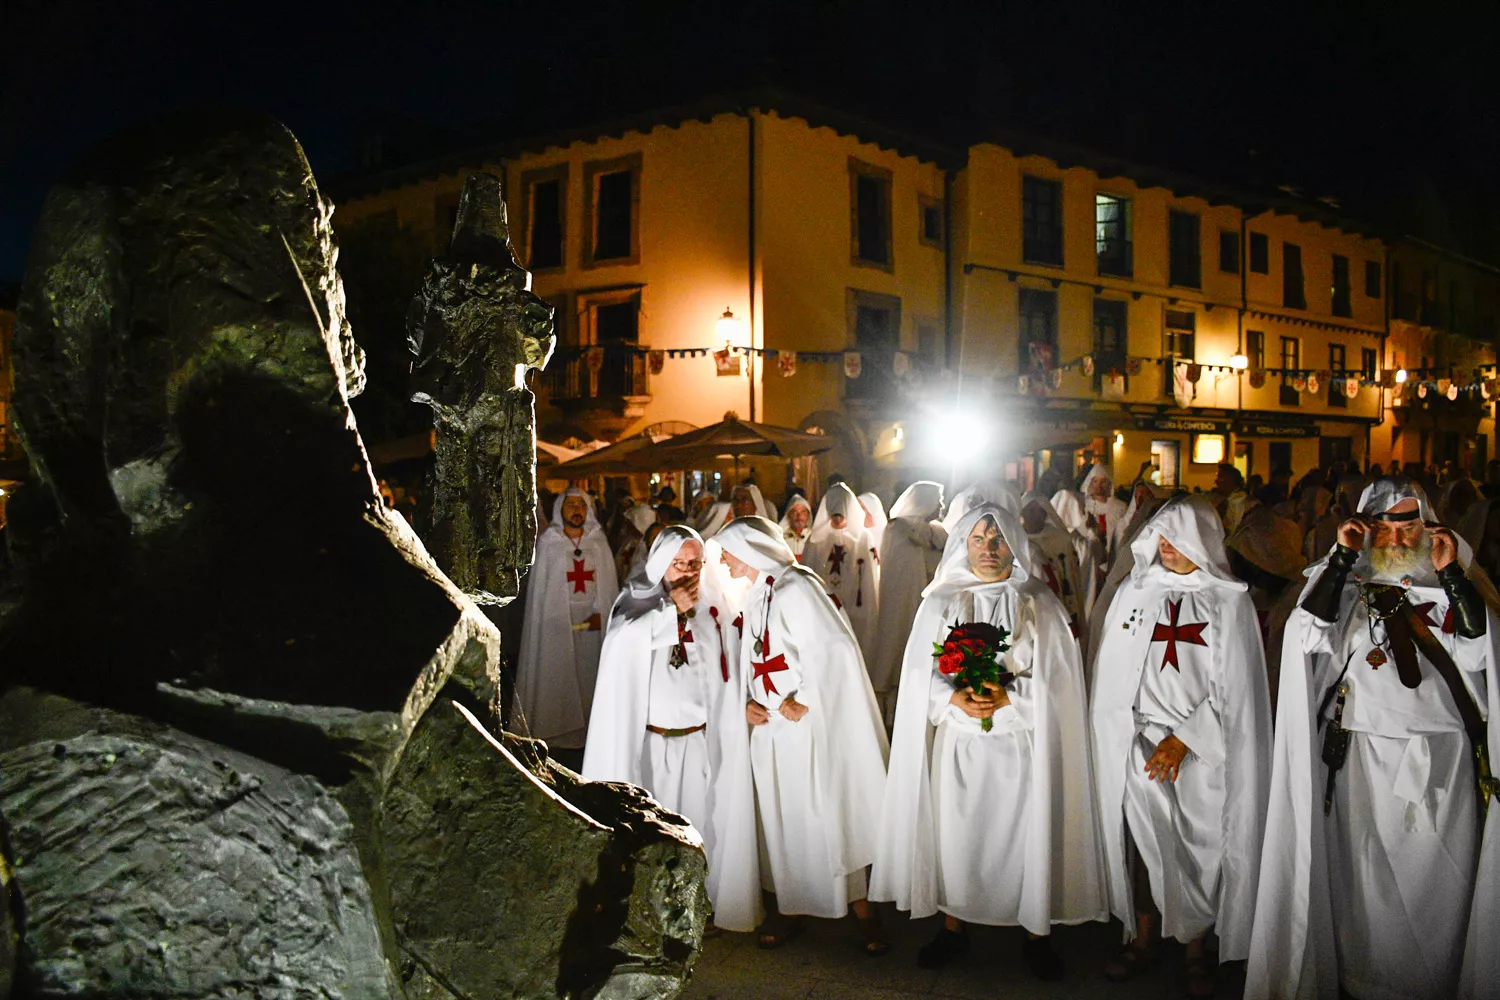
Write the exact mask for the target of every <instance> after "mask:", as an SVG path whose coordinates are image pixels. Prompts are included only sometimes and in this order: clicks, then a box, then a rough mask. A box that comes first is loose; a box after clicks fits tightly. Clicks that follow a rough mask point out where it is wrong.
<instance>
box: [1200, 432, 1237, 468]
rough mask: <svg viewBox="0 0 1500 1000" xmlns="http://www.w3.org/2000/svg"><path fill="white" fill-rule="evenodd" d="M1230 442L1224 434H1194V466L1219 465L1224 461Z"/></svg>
mask: <svg viewBox="0 0 1500 1000" xmlns="http://www.w3.org/2000/svg"><path fill="white" fill-rule="evenodd" d="M1227 450H1228V441H1227V440H1226V438H1225V436H1224V435H1223V434H1194V435H1193V452H1192V461H1193V464H1194V465H1219V464H1221V463H1222V462H1223V461H1224V453H1225V452H1226V451H1227Z"/></svg>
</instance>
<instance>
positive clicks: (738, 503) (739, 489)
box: [729, 482, 776, 521]
mask: <svg viewBox="0 0 1500 1000" xmlns="http://www.w3.org/2000/svg"><path fill="white" fill-rule="evenodd" d="M729 509H730V510H731V511H732V512H733V513H734V516H735V517H745V516H747V515H750V514H754V515H755V516H756V517H764V518H766V519H767V520H771V521H774V520H776V508H775V507H772V506H771V505H770V504H769V503H767V502H766V498H765V496H764V495H762V493H761V492H760V487H759V486H757V485H755V484H754V483H748V482H747V483H740V484H739V485H738V486H736V487H735V488H734V490H733V491H732V492H731V493H730V495H729Z"/></svg>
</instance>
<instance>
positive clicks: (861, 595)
mask: <svg viewBox="0 0 1500 1000" xmlns="http://www.w3.org/2000/svg"><path fill="white" fill-rule="evenodd" d="M855 565H856V567H857V569H858V571H859V579H858V580H856V581H855V584H856V585H855V588H854V606H855V607H856V608H862V607H864V606H865V561H864V560H863V559H857V560H855Z"/></svg>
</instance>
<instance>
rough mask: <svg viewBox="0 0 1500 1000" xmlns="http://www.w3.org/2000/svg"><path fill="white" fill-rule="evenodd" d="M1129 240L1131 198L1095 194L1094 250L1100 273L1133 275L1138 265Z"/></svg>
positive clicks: (1118, 275) (1117, 276) (1115, 275)
mask: <svg viewBox="0 0 1500 1000" xmlns="http://www.w3.org/2000/svg"><path fill="white" fill-rule="evenodd" d="M1130 240H1131V236H1130V199H1129V198H1116V197H1115V196H1114V195H1110V194H1096V195H1094V253H1095V255H1096V257H1097V259H1098V263H1099V273H1100V274H1105V275H1110V276H1112V277H1116V278H1128V277H1130V276H1131V274H1132V273H1133V271H1132V268H1133V267H1134V266H1135V265H1134V261H1132V259H1131V245H1130Z"/></svg>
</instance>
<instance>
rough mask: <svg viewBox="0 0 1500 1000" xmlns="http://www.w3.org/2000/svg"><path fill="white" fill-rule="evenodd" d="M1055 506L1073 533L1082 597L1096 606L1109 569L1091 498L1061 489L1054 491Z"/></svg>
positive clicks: (1064, 524)
mask: <svg viewBox="0 0 1500 1000" xmlns="http://www.w3.org/2000/svg"><path fill="white" fill-rule="evenodd" d="M1052 509H1053V510H1055V511H1057V517H1058V520H1060V521H1062V524H1063V527H1064V528H1067V529H1068V531H1069V532H1070V533H1071V534H1072V536H1073V548H1074V549H1075V551H1077V553H1078V571H1079V573H1080V574H1081V575H1082V577H1083V586H1084V595H1083V600H1084V603H1085V604H1087V605H1088V606H1089V607H1090V608H1093V607H1094V606H1095V605H1096V604H1097V603H1098V601H1099V588H1100V587H1102V586H1103V584H1104V578H1105V577H1106V575H1107V574H1108V573H1109V563H1108V562H1107V561H1106V559H1105V550H1104V540H1103V539H1102V538H1101V537H1100V535H1099V529H1098V525H1097V524H1096V523H1095V522H1094V520H1093V518H1091V517H1089V512H1088V501H1087V500H1085V499H1084V496H1083V494H1082V493H1079V492H1078V491H1077V490H1058V491H1057V492H1056V493H1054V494H1052Z"/></svg>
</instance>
